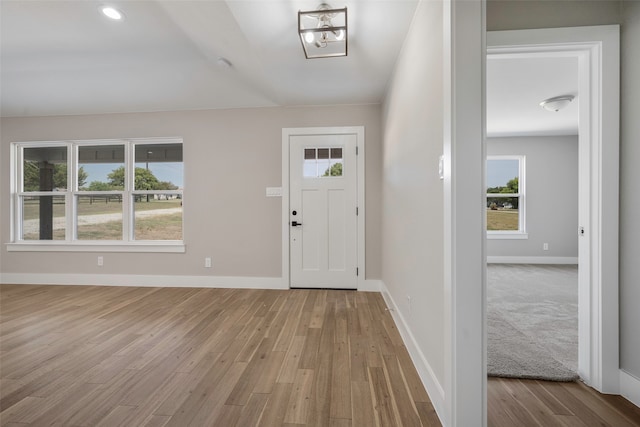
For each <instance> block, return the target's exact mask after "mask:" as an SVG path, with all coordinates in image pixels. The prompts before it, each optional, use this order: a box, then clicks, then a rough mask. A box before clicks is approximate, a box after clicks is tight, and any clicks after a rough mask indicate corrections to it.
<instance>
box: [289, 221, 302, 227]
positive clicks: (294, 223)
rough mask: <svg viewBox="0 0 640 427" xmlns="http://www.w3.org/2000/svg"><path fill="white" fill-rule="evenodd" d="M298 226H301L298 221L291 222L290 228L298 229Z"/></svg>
mask: <svg viewBox="0 0 640 427" xmlns="http://www.w3.org/2000/svg"><path fill="white" fill-rule="evenodd" d="M300 225H302V223H301V222H298V221H291V226H292V227H298V226H300Z"/></svg>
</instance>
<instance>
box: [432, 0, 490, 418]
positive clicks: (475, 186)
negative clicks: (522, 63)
mask: <svg viewBox="0 0 640 427" xmlns="http://www.w3.org/2000/svg"><path fill="white" fill-rule="evenodd" d="M485 6H486V2H485V1H484V0H473V1H456V0H445V1H444V2H443V57H444V61H443V91H444V105H443V110H444V111H443V152H444V160H445V164H444V166H445V168H444V169H445V178H444V182H443V184H444V186H443V191H444V230H443V233H444V248H443V249H444V286H443V287H444V301H443V302H444V318H443V329H444V349H443V353H444V354H443V356H444V375H445V378H444V390H445V405H446V411H445V413H444V414H443V416H440V420H441V421H442V424H443V425H444V426H448V427H466V426H486V425H487V374H486V370H487V363H486V342H487V340H486V327H485V322H484V319H485V304H483V301H485V300H486V295H485V294H486V235H487V232H486V229H487V227H486V197H485V194H486V188H487V187H486V185H485V177H486V174H485V164H486V162H485V158H486V150H485V143H484V135H485V134H486V132H485V127H486V126H485V123H486V119H485V116H484V115H485V108H484V106H485V98H486V97H485V93H484V86H485V81H486V79H485V68H486V67H485V62H486V55H485V52H486V49H485V46H486V44H485V36H486V25H485Z"/></svg>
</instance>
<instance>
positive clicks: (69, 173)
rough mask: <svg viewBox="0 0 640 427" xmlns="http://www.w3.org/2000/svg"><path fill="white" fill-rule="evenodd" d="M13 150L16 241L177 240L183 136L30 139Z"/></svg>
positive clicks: (179, 238) (132, 243) (130, 242)
mask: <svg viewBox="0 0 640 427" xmlns="http://www.w3.org/2000/svg"><path fill="white" fill-rule="evenodd" d="M12 149H13V158H14V163H13V164H12V166H13V168H14V176H15V178H16V179H15V180H14V184H13V185H12V187H13V189H12V190H13V191H12V193H13V198H12V201H13V209H14V218H15V219H14V224H13V230H14V233H13V235H14V239H13V242H14V243H17V244H20V243H26V242H29V243H42V244H43V245H52V244H53V243H55V244H67V245H69V246H72V245H84V244H94V245H95V244H106V245H114V244H118V245H122V244H124V245H128V246H136V245H140V244H141V243H144V244H145V246H149V245H153V244H154V243H155V244H158V245H166V244H176V243H179V244H182V240H183V235H182V229H183V220H182V218H183V217H182V209H183V206H182V205H183V191H184V186H183V176H184V163H183V158H182V140H180V139H176V138H170V139H134V140H97V141H71V142H29V143H15V144H13V146H12ZM63 250H64V249H63Z"/></svg>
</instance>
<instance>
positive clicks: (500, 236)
mask: <svg viewBox="0 0 640 427" xmlns="http://www.w3.org/2000/svg"><path fill="white" fill-rule="evenodd" d="M528 238H529V234H528V233H508V232H505V231H487V240H526V239H528Z"/></svg>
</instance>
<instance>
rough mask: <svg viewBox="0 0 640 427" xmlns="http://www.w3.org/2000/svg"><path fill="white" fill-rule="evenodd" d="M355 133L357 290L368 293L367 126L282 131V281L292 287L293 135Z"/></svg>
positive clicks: (285, 129)
mask: <svg viewBox="0 0 640 427" xmlns="http://www.w3.org/2000/svg"><path fill="white" fill-rule="evenodd" d="M344 134H354V135H356V137H357V147H358V155H357V156H356V162H357V168H358V173H357V176H356V181H357V182H356V191H357V200H358V218H357V223H358V225H357V227H358V233H357V234H358V236H357V245H358V270H359V274H358V277H357V289H358V290H365V289H366V284H365V275H366V269H365V259H366V258H365V198H364V194H365V173H364V166H365V139H364V126H341V127H306V128H304V127H303V128H283V129H282V221H281V224H282V281H283V284H284V285H285V286H286V287H287V288H290V287H291V274H290V271H291V270H290V250H289V249H290V248H289V232H290V229H291V227H289V139H290V138H291V137H292V136H304V135H344Z"/></svg>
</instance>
